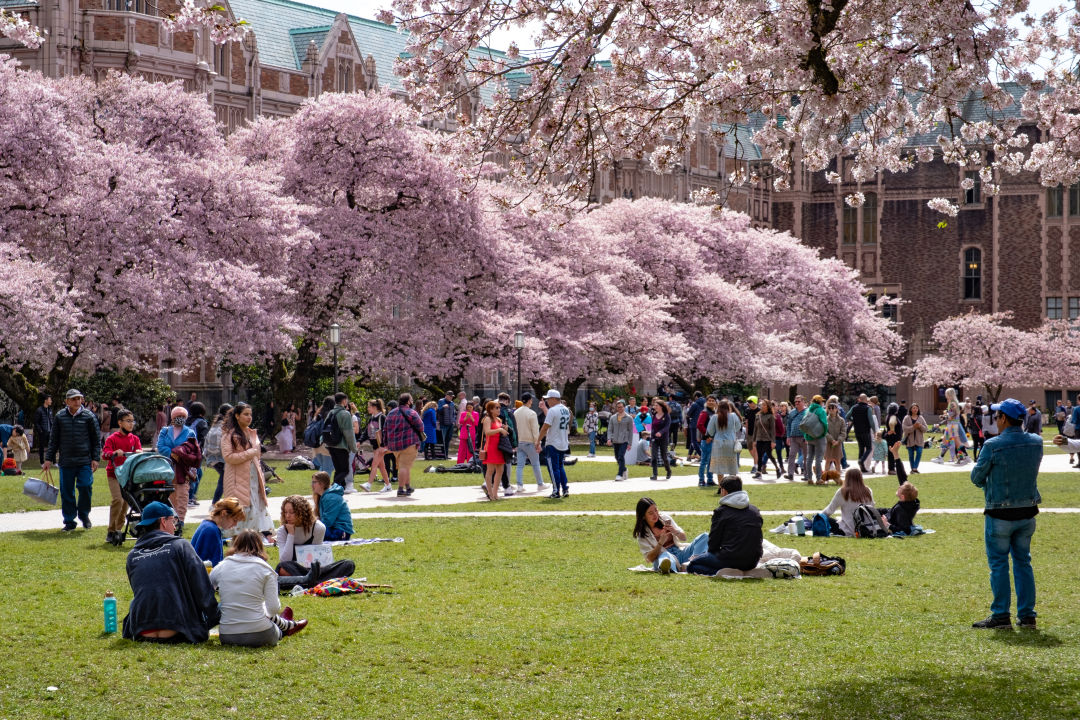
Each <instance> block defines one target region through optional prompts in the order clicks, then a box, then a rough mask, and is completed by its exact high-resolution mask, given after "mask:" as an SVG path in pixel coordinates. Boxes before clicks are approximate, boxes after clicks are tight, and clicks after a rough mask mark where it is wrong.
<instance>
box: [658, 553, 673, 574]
mask: <svg viewBox="0 0 1080 720" xmlns="http://www.w3.org/2000/svg"><path fill="white" fill-rule="evenodd" d="M670 573H671V558H669V557H665V558H661V559H660V574H661V575H668V574H670Z"/></svg>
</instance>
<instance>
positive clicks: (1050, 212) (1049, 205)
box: [1046, 185, 1064, 217]
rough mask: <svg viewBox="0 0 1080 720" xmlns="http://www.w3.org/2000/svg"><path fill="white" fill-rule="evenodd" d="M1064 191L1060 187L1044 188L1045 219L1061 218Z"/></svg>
mask: <svg viewBox="0 0 1080 720" xmlns="http://www.w3.org/2000/svg"><path fill="white" fill-rule="evenodd" d="M1063 195H1064V191H1063V189H1062V187H1061V186H1060V185H1058V186H1057V187H1052V188H1046V217H1061V210H1062V207H1061V206H1062V204H1063V203H1064V197H1063Z"/></svg>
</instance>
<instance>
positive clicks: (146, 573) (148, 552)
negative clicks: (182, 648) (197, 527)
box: [124, 502, 221, 643]
mask: <svg viewBox="0 0 1080 720" xmlns="http://www.w3.org/2000/svg"><path fill="white" fill-rule="evenodd" d="M139 527H141V528H143V533H142V535H140V536H139V539H138V541H137V542H136V543H135V547H134V548H132V550H131V553H129V554H128V557H127V575H128V582H129V583H131V590H132V592H133V593H134V597H132V599H131V606H130V607H129V609H128V615H127V617H125V618H124V637H126V638H128V639H129V640H144V641H147V642H166V643H178V642H189V643H201V642H206V641H207V639H209V637H210V628H212V627H214V626H215V625H217V624H218V621H220V620H221V612H220V609H219V608H218V602H217V598H215V597H214V588H213V586H211V585H210V577H209V575H207V573H206V568H205V567H203V564H202V560H200V559H199V556H198V554H197V553H196V552H195V548H193V547H191V543H190V542H188V541H187V540H185V539H183V538H180V537H176V536H175V535H173V532H174V531H175V530H176V513H175V512H174V511H173V509H172V508H171V507H169V506H168V505H166V504H165V503H161V502H152V503H149V504H147V506H146V507H145V508H143V512H142V520H141V521H140V522H139Z"/></svg>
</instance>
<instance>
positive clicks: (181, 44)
mask: <svg viewBox="0 0 1080 720" xmlns="http://www.w3.org/2000/svg"><path fill="white" fill-rule="evenodd" d="M173 49H174V50H179V51H180V52H186V53H193V52H195V34H194V33H192V32H191V31H188V32H180V33H176V34H175V35H173Z"/></svg>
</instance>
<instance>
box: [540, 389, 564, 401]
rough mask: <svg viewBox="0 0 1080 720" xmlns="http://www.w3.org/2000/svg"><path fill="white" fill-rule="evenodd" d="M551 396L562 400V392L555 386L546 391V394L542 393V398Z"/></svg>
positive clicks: (547, 398)
mask: <svg viewBox="0 0 1080 720" xmlns="http://www.w3.org/2000/svg"><path fill="white" fill-rule="evenodd" d="M552 398H555V399H556V400H562V394H561V393H560V392H559V391H558V390H556V389H555V388H551V389H550V390H548V391H547V394H546V395H544V399H545V400H550V399H552Z"/></svg>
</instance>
